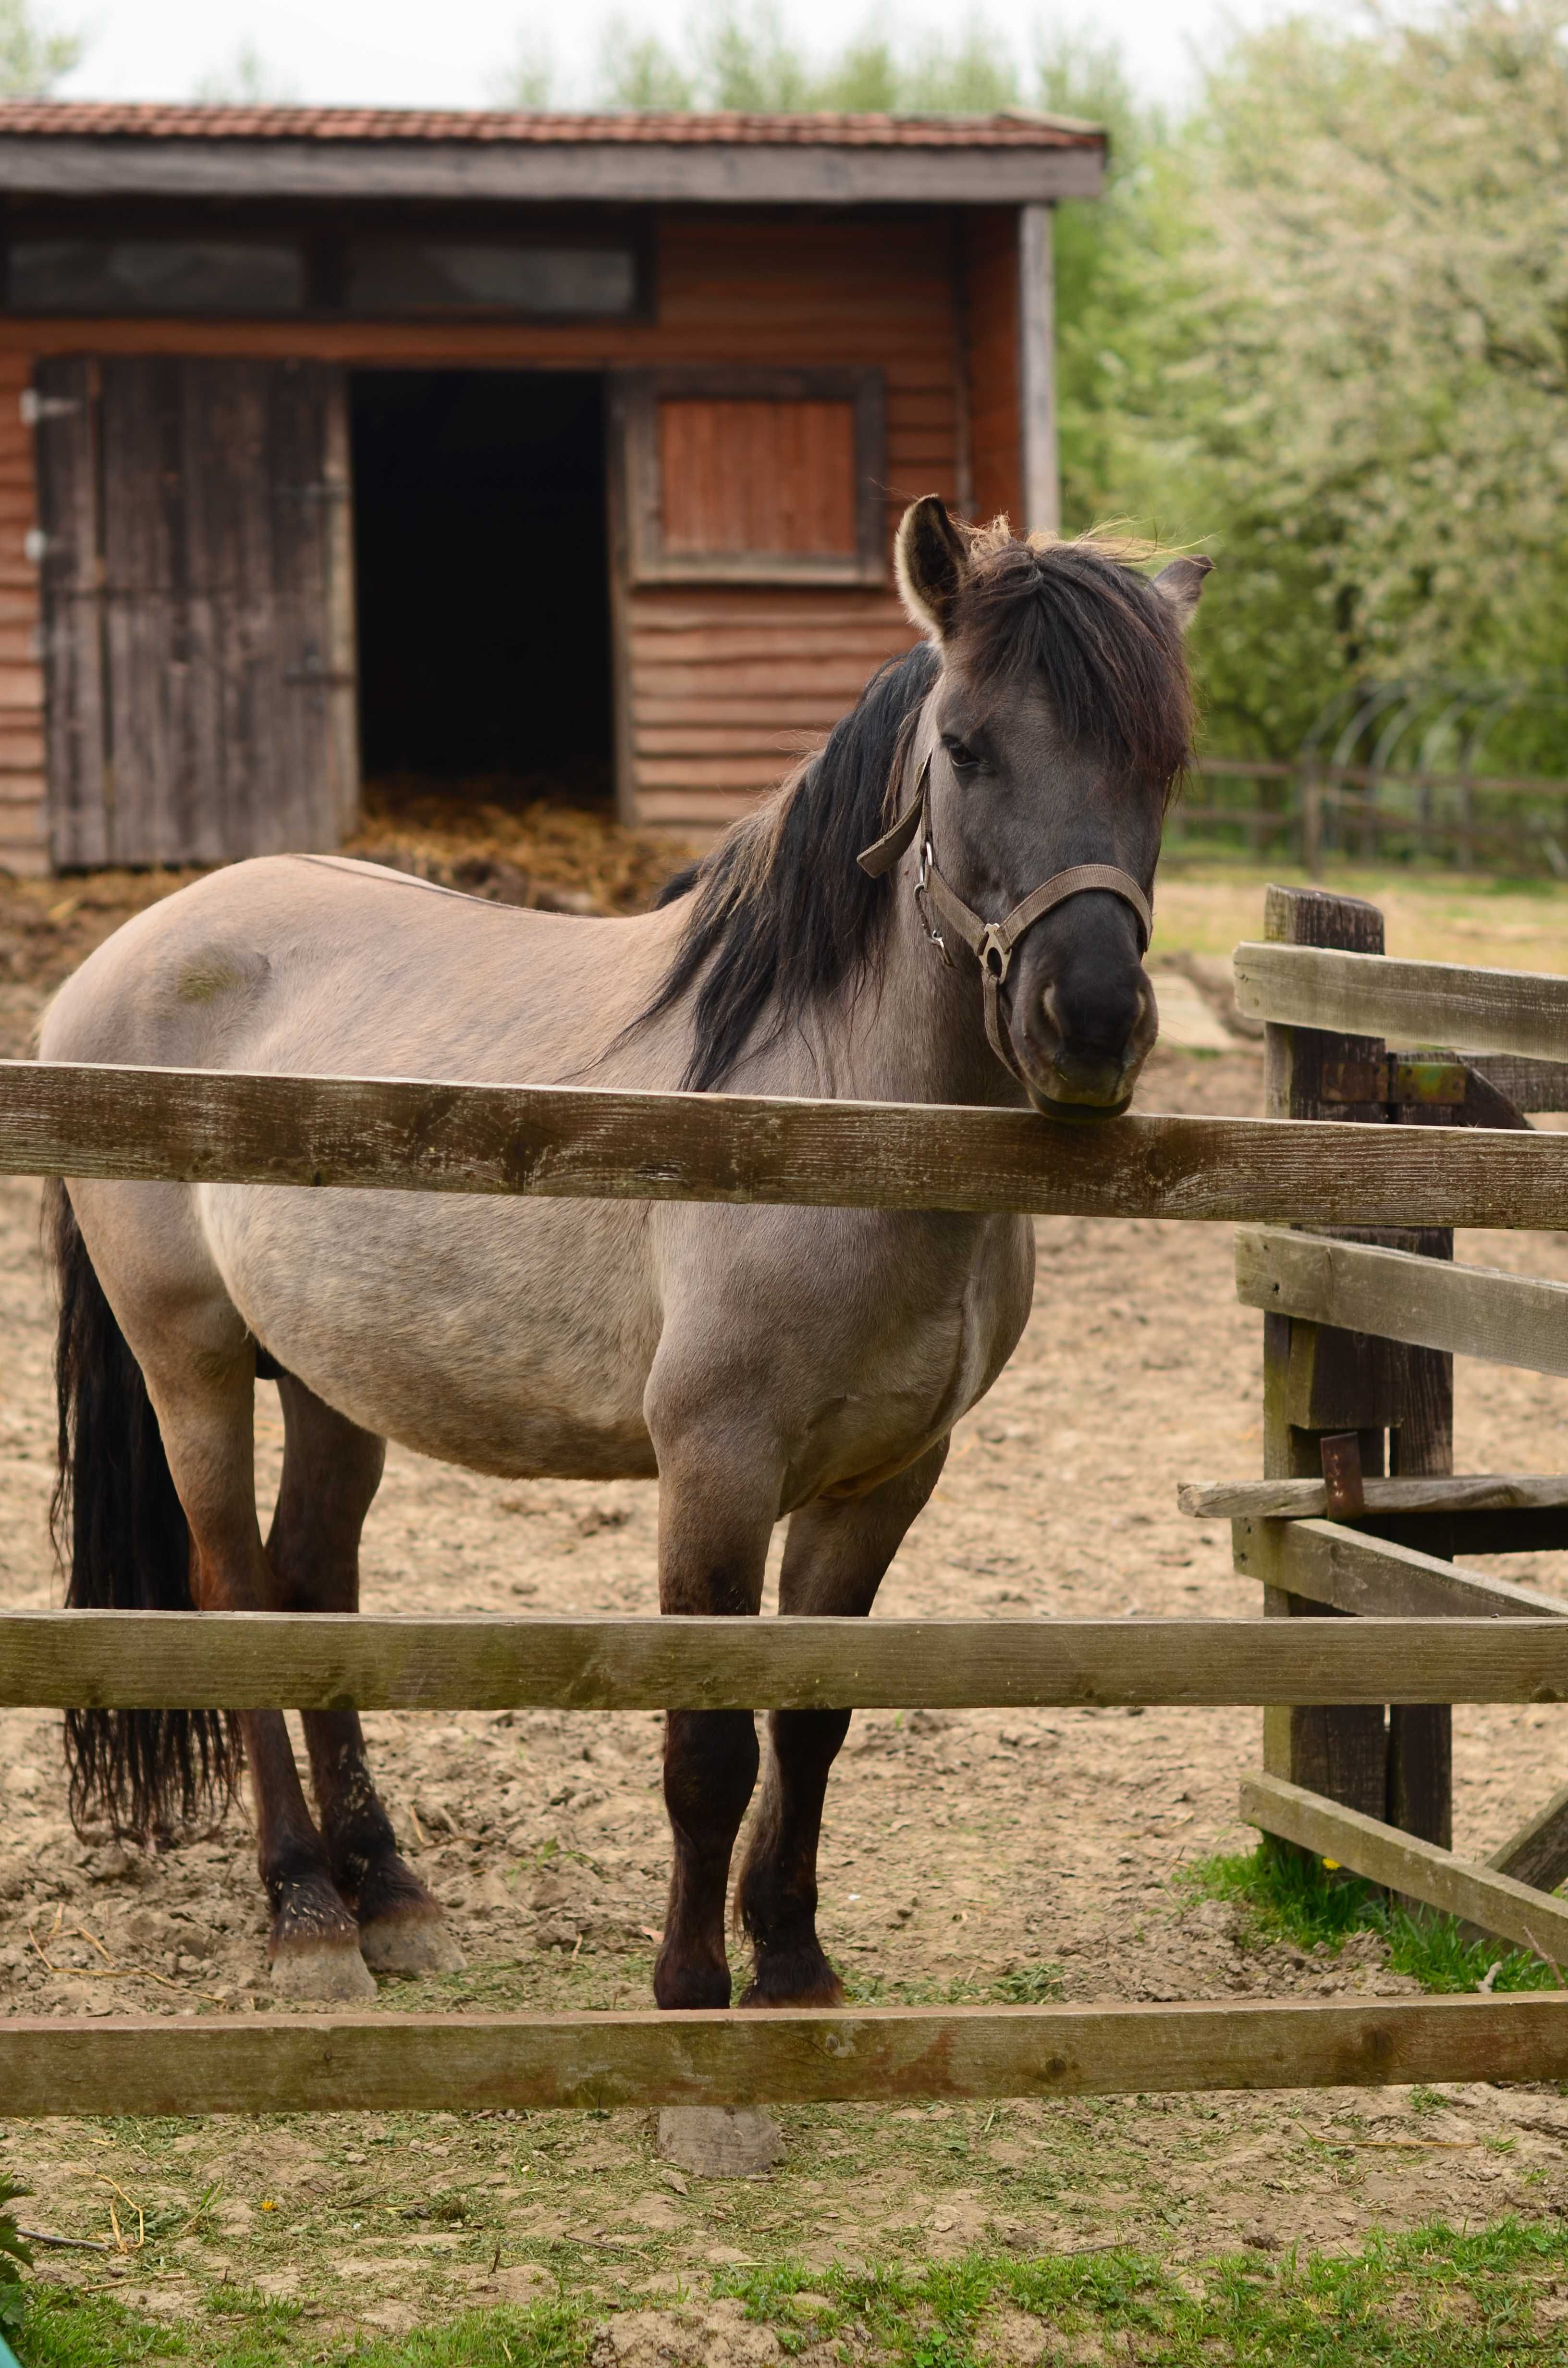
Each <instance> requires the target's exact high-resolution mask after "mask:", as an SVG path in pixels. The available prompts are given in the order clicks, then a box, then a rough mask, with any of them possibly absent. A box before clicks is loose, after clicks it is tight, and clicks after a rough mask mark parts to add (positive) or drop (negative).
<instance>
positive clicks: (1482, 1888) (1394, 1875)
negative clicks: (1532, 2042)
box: [1241, 1776, 1568, 2006]
mask: <svg viewBox="0 0 1568 2368" xmlns="http://www.w3.org/2000/svg"><path fill="white" fill-rule="evenodd" d="M1241 1815H1242V1816H1243V1818H1244V1820H1245V1821H1246V1823H1247V1824H1248V1825H1253V1826H1257V1827H1261V1828H1262V1830H1263V1831H1264V1832H1265V1833H1267V1834H1276V1835H1278V1837H1279V1839H1281V1840H1282V1841H1289V1842H1296V1843H1298V1844H1299V1845H1300V1846H1301V1848H1302V1849H1305V1850H1315V1851H1316V1852H1317V1853H1318V1855H1319V1856H1320V1857H1326V1858H1334V1859H1337V1860H1338V1861H1339V1863H1340V1864H1341V1866H1347V1867H1349V1868H1350V1870H1351V1871H1352V1873H1356V1874H1360V1875H1364V1876H1365V1877H1366V1878H1367V1880H1368V1882H1369V1883H1381V1884H1387V1885H1388V1887H1389V1889H1390V1890H1391V1891H1397V1892H1400V1893H1402V1894H1403V1896H1405V1897H1406V1898H1407V1899H1417V1900H1420V1901H1421V1902H1422V1903H1423V1905H1424V1906H1426V1907H1436V1908H1437V1909H1439V1910H1440V1911H1441V1912H1442V1913H1443V1914H1444V1915H1447V1916H1458V1917H1461V1918H1464V1920H1465V1921H1466V1922H1468V1923H1471V1924H1474V1925H1476V1926H1477V1927H1479V1929H1480V1930H1482V1931H1483V1932H1491V1933H1494V1934H1495V1935H1496V1936H1497V1938H1498V1939H1499V1940H1504V1941H1513V1942H1514V1943H1515V1944H1516V1946H1517V1947H1518V1948H1522V1949H1533V1950H1534V1951H1535V1952H1536V1954H1537V1956H1539V1957H1544V1958H1545V1959H1546V1960H1547V1962H1548V1964H1554V1965H1556V1964H1564V1963H1568V1903H1565V1902H1564V1901H1562V1900H1559V1899H1552V1898H1550V1897H1549V1896H1547V1894H1546V1893H1544V1892H1540V1891H1536V1890H1533V1889H1531V1887H1530V1886H1529V1885H1528V1884H1524V1883H1516V1882H1515V1881H1514V1880H1513V1879H1512V1878H1511V1877H1510V1876H1508V1875H1506V1874H1498V1873H1495V1871H1494V1870H1493V1869H1492V1868H1490V1867H1484V1866H1479V1865H1474V1864H1472V1863H1471V1861H1469V1860H1466V1859H1460V1858H1455V1857H1453V1856H1452V1854H1451V1853H1450V1852H1449V1851H1448V1850H1440V1849H1439V1848H1438V1847H1437V1844H1436V1843H1433V1842H1426V1841H1419V1840H1417V1839H1416V1838H1415V1836H1414V1835H1413V1834H1401V1833H1396V1832H1395V1831H1394V1829H1393V1827H1392V1826H1385V1825H1384V1824H1383V1823H1382V1822H1381V1819H1379V1818H1377V1817H1365V1816H1360V1815H1359V1814H1358V1812H1357V1811H1356V1810H1354V1809H1346V1808H1342V1807H1341V1806H1340V1804H1338V1802H1336V1801H1325V1800H1324V1799H1323V1797H1322V1796H1321V1795H1320V1794H1318V1793H1309V1792H1306V1791H1304V1790H1303V1789H1302V1787H1301V1785H1299V1784H1288V1783H1286V1782H1284V1780H1283V1779H1282V1778H1280V1777H1278V1776H1249V1777H1244V1779H1243V1782H1242V1798H1241ZM1563 2003H1564V2005H1565V2006H1568V1998H1564V2000H1563Z"/></svg>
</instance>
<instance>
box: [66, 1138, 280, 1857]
mask: <svg viewBox="0 0 1568 2368" xmlns="http://www.w3.org/2000/svg"><path fill="white" fill-rule="evenodd" d="M46 1190H47V1194H48V1198H47V1200H46V1201H45V1206H44V1224H45V1228H46V1237H47V1242H48V1247H49V1250H50V1252H51V1256H52V1259H53V1264H54V1270H55V1275H56V1278H57V1281H58V1284H59V1292H60V1333H59V1338H58V1342H57V1345H56V1349H55V1386H56V1390H57V1394H58V1397H59V1404H60V1476H59V1478H58V1479H57V1481H56V1482H55V1487H54V1500H53V1503H52V1504H51V1508H50V1526H51V1530H52V1531H53V1534H54V1544H55V1551H56V1553H57V1554H59V1556H60V1559H61V1562H62V1565H64V1566H65V1568H66V1570H67V1572H68V1574H69V1576H68V1579H67V1584H66V1589H65V1600H66V1602H67V1603H68V1604H70V1605H71V1606H73V1607H74V1608H75V1609H77V1610H81V1611H190V1610H191V1609H192V1608H193V1607H192V1604H191V1599H190V1533H189V1531H188V1530H187V1527H186V1519H185V1512H184V1508H182V1506H181V1504H180V1501H179V1498H178V1497H176V1494H175V1484H174V1482H173V1480H172V1479H171V1477H170V1475H169V1466H168V1459H167V1457H166V1456H165V1453H164V1441H163V1438H162V1435H161V1433H160V1431H159V1429H158V1418H157V1416H156V1415H155V1414H154V1413H153V1404H152V1400H151V1399H150V1398H149V1397H148V1395H147V1384H146V1383H145V1381H144V1380H143V1379H142V1368H141V1366H140V1365H139V1364H138V1363H137V1361H136V1360H135V1358H134V1357H133V1356H132V1355H131V1350H130V1349H129V1348H128V1347H127V1345H126V1340H125V1335H124V1334H123V1333H122V1332H121V1330H120V1328H119V1325H118V1324H117V1323H116V1322H115V1319H114V1311H113V1309H112V1308H111V1307H110V1306H109V1304H108V1300H107V1299H106V1298H105V1297H104V1292H103V1285H102V1284H101V1283H100V1282H99V1281H98V1278H97V1275H96V1274H95V1273H94V1271H93V1262H92V1259H91V1258H89V1257H88V1255H87V1245H86V1243H85V1241H84V1240H83V1239H82V1231H81V1227H80V1226H79V1225H78V1224H77V1223H76V1212H75V1211H74V1209H73V1208H72V1206H71V1201H70V1197H69V1195H68V1194H67V1192H66V1190H65V1187H64V1186H63V1184H60V1183H51V1184H50V1185H49V1186H48V1187H47V1188H46ZM65 1756H66V1759H67V1762H68V1764H69V1766H70V1770H71V1816H72V1820H73V1823H74V1825H75V1826H76V1827H77V1829H78V1830H80V1829H81V1827H83V1826H84V1825H85V1823H86V1821H87V1820H88V1819H89V1818H92V1817H101V1816H107V1817H108V1820H109V1823H110V1824H111V1825H112V1827H113V1828H114V1830H115V1832H116V1833H117V1834H119V1835H120V1836H122V1837H124V1838H128V1839H131V1838H133V1839H137V1840H139V1841H142V1842H151V1841H152V1840H153V1839H159V1838H161V1839H169V1838H170V1837H171V1836H172V1834H173V1833H174V1831H175V1830H176V1828H177V1827H180V1826H182V1825H189V1824H191V1823H192V1822H193V1821H194V1820H195V1819H196V1818H197V1816H199V1814H200V1813H201V1812H203V1811H206V1812H208V1813H214V1812H215V1813H217V1814H219V1815H221V1814H222V1810H223V1809H224V1808H225V1807H226V1806H227V1804H228V1801H229V1796H230V1794H231V1793H232V1792H233V1785H234V1779H235V1776H236V1775H237V1773H238V1771H239V1759H240V1755H239V1735H238V1730H237V1728H236V1726H235V1725H234V1722H233V1718H232V1717H230V1716H228V1715H227V1714H226V1713H223V1712H222V1711H212V1710H68V1711H67V1712H66V1713H65Z"/></svg>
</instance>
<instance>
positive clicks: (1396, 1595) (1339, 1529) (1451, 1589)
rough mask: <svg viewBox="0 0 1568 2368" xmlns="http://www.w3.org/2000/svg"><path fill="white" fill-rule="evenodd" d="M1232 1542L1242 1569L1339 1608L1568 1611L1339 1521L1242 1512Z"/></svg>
mask: <svg viewBox="0 0 1568 2368" xmlns="http://www.w3.org/2000/svg"><path fill="white" fill-rule="evenodd" d="M1231 1548H1232V1557H1233V1562H1234V1565H1235V1567H1236V1569H1237V1571H1238V1572H1239V1573H1240V1574H1241V1576H1242V1577H1244V1578H1256V1579H1260V1580H1261V1581H1262V1582H1263V1584H1264V1586H1266V1587H1281V1588H1288V1589H1289V1590H1290V1593H1291V1594H1293V1595H1304V1596H1308V1597H1310V1598H1311V1599H1312V1601H1313V1602H1314V1603H1329V1604H1332V1605H1333V1606H1334V1607H1335V1610H1336V1611H1348V1612H1352V1613H1356V1614H1365V1613H1374V1614H1377V1615H1379V1616H1381V1617H1388V1618H1410V1619H1422V1620H1437V1619H1441V1618H1442V1617H1443V1616H1444V1615H1445V1614H1447V1613H1451V1614H1453V1615H1454V1616H1456V1617H1458V1618H1460V1619H1474V1620H1486V1619H1492V1620H1516V1619H1540V1618H1556V1619H1563V1618H1568V1601H1564V1600H1563V1599H1562V1597H1560V1596H1554V1595H1548V1594H1546V1593H1544V1592H1543V1591H1541V1590H1539V1589H1537V1588H1532V1587H1519V1586H1517V1585H1516V1584H1515V1583H1514V1582H1513V1581H1512V1580H1510V1579H1502V1578H1487V1577H1483V1575H1482V1573H1481V1572H1480V1571H1473V1570H1460V1568H1459V1567H1458V1565H1455V1564H1454V1563H1451V1562H1445V1561H1443V1560H1442V1559H1441V1558H1440V1557H1439V1556H1438V1555H1437V1554H1422V1553H1421V1552H1420V1551H1419V1550H1418V1549H1417V1548H1416V1547H1415V1546H1406V1545H1396V1544H1395V1543H1393V1542H1392V1539H1388V1538H1369V1537H1366V1536H1364V1535H1363V1534H1362V1533H1361V1531H1358V1530H1350V1529H1346V1527H1345V1526H1344V1524H1343V1523H1341V1522H1339V1521H1317V1520H1298V1521H1278V1520H1253V1519H1251V1518H1248V1517H1243V1518H1242V1519H1239V1520H1233V1522H1232V1524H1231ZM1402 1699H1403V1696H1402ZM1453 1699H1454V1700H1455V1701H1456V1702H1457V1701H1458V1700H1459V1696H1458V1695H1457V1694H1456V1695H1455V1696H1454V1697H1453Z"/></svg>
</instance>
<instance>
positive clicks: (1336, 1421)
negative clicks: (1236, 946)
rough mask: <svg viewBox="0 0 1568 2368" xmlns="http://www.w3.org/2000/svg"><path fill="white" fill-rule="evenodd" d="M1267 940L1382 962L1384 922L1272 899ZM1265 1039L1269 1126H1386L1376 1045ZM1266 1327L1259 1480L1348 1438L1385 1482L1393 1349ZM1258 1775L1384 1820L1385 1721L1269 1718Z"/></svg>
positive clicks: (1316, 894) (1399, 1403)
mask: <svg viewBox="0 0 1568 2368" xmlns="http://www.w3.org/2000/svg"><path fill="white" fill-rule="evenodd" d="M1263 934H1264V936H1265V937H1266V938H1271V939H1284V940H1285V941H1286V942H1287V943H1288V944H1291V945H1309V946H1340V947H1344V948H1346V950H1347V951H1350V952H1352V953H1364V954H1381V952H1382V951H1383V950H1384V949H1383V916H1382V915H1381V913H1380V912H1379V911H1378V909H1377V907H1376V905H1368V904H1364V903H1363V902H1362V901H1361V899H1360V898H1359V897H1356V896H1333V895H1329V894H1325V893H1324V891H1322V890H1321V889H1315V888H1278V887H1271V888H1270V889H1269V890H1268V892H1267V898H1266V901H1265V906H1264V922H1263ZM1264 1038H1265V1072H1264V1076H1265V1101H1264V1108H1265V1113H1266V1115H1267V1117H1269V1118H1296V1119H1362V1120H1365V1121H1368V1122H1369V1123H1373V1122H1381V1121H1383V1120H1385V1119H1386V1118H1387V1115H1388V1112H1387V1108H1386V1105H1385V1103H1384V1099H1383V1060H1384V1048H1383V1044H1382V1042H1381V1038H1372V1037H1362V1036H1332V1035H1328V1034H1325V1033H1324V1031H1322V1030H1318V1029H1315V1028H1280V1027H1276V1026H1274V1025H1273V1024H1272V1023H1271V1024H1270V1025H1269V1026H1268V1027H1267V1029H1266V1030H1265V1031H1264ZM1353 1096H1354V1097H1355V1099H1352V1097H1353ZM1356 1238H1363V1236H1359V1235H1358V1236H1356ZM1373 1238H1375V1236H1374V1237H1373ZM1263 1324H1264V1342H1263V1456H1264V1476H1265V1478H1267V1479H1271V1480H1278V1479H1301V1478H1313V1477H1315V1476H1316V1475H1317V1474H1319V1473H1321V1471H1322V1469H1323V1451H1322V1446H1321V1440H1322V1437H1323V1434H1324V1432H1325V1431H1348V1430H1353V1431H1355V1432H1357V1433H1358V1437H1359V1444H1360V1450H1361V1468H1362V1470H1363V1472H1364V1473H1366V1474H1381V1472H1382V1469H1383V1434H1384V1432H1385V1431H1386V1430H1389V1429H1392V1427H1393V1426H1394V1425H1396V1424H1397V1423H1399V1422H1400V1421H1401V1420H1402V1419H1403V1415H1404V1412H1405V1406H1404V1401H1403V1397H1402V1396H1401V1395H1399V1394H1398V1392H1399V1384H1400V1383H1402V1382H1403V1379H1404V1371H1403V1366H1402V1364H1401V1361H1400V1360H1399V1357H1398V1353H1397V1351H1395V1349H1394V1348H1393V1344H1392V1342H1389V1341H1386V1340H1379V1339H1376V1338H1369V1337H1368V1336H1367V1335H1365V1334H1362V1333H1357V1332H1340V1331H1336V1330H1334V1329H1332V1328H1331V1327H1330V1326H1326V1325H1318V1324H1304V1323H1302V1322H1301V1321H1300V1320H1299V1319H1297V1318H1295V1317H1292V1316H1289V1315H1266V1316H1265V1317H1264V1319H1263ZM1264 1609H1265V1611H1266V1612H1267V1613H1269V1614H1272V1615H1275V1616H1277V1617H1278V1616H1287V1617H1288V1616H1290V1615H1291V1614H1296V1613H1301V1612H1307V1613H1312V1614H1315V1615H1319V1616H1328V1615H1329V1612H1330V1607H1329V1606H1327V1605H1324V1604H1322V1603H1313V1602H1311V1601H1309V1600H1307V1599H1306V1598H1305V1597H1302V1596H1296V1595H1290V1594H1288V1593H1286V1592H1285V1590H1284V1589H1283V1588H1266V1589H1265V1591H1264ZM1263 1764H1264V1767H1265V1769H1266V1770H1267V1772H1268V1774H1270V1775H1271V1776H1282V1777H1284V1778H1286V1780H1287V1781H1288V1782H1290V1783H1292V1784H1301V1785H1304V1786H1305V1787H1306V1788H1307V1790H1308V1791H1309V1792H1313V1793H1326V1794H1327V1795H1328V1797H1329V1798H1330V1799H1331V1800H1335V1801H1340V1802H1343V1803H1344V1804H1345V1805H1346V1808H1351V1809H1359V1810H1360V1811H1361V1813H1362V1814H1363V1816H1371V1817H1382V1816H1386V1815H1387V1810H1388V1773H1389V1769H1388V1729H1387V1722H1386V1720H1385V1717H1384V1713H1383V1712H1382V1711H1381V1710H1378V1709H1369V1708H1359V1707H1355V1708H1352V1707H1340V1708H1334V1707H1331V1706H1326V1705H1325V1706H1321V1707H1312V1708H1301V1709H1294V1710H1284V1709H1270V1710H1266V1711H1265V1712H1264V1714H1263Z"/></svg>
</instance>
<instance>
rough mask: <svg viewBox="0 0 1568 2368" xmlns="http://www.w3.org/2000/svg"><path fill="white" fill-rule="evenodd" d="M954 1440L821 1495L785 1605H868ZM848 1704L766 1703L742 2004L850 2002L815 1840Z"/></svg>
mask: <svg viewBox="0 0 1568 2368" xmlns="http://www.w3.org/2000/svg"><path fill="white" fill-rule="evenodd" d="M947 1453H948V1442H947V1440H945V1439H944V1440H940V1441H938V1443H937V1446H935V1447H933V1448H931V1449H930V1450H928V1452H926V1454H925V1455H923V1456H922V1457H921V1458H920V1461H919V1462H918V1463H912V1464H911V1465H910V1466H909V1468H908V1470H907V1471H904V1472H901V1473H899V1474H897V1475H896V1476H895V1477H894V1478H893V1479H892V1480H889V1481H885V1482H884V1483H883V1485H882V1486H881V1487H880V1488H875V1489H872V1490H871V1491H869V1494H868V1495H866V1496H864V1497H850V1498H837V1499H830V1498H818V1500H817V1501H816V1503H814V1504H812V1505H807V1506H804V1507H802V1508H801V1511H800V1512H798V1513H797V1514H795V1516H794V1518H793V1519H792V1520H791V1521H790V1534H789V1538H788V1541H787V1543H786V1545H785V1549H784V1566H783V1569H782V1571H781V1573H780V1575H779V1582H778V1609H779V1611H788V1612H798V1613H806V1614H815V1615H817V1616H818V1617H819V1618H826V1617H832V1616H838V1617H841V1618H842V1617H845V1616H846V1615H851V1616H852V1615H854V1614H857V1613H858V1614H861V1615H864V1614H865V1613H867V1612H869V1611H870V1609H871V1605H872V1603H873V1602H874V1600H875V1599H876V1593H877V1589H878V1588H879V1587H880V1586H881V1581H882V1577H883V1575H884V1573H885V1572H886V1570H887V1567H888V1565H889V1564H890V1563H891V1562H892V1558H893V1556H894V1554H896V1553H897V1552H898V1549H899V1545H900V1543H901V1542H902V1540H903V1534H904V1531H906V1530H907V1529H908V1527H909V1525H910V1523H911V1522H912V1521H913V1520H914V1519H915V1515H916V1514H917V1513H918V1512H919V1511H920V1509H921V1508H922V1506H923V1505H924V1504H925V1503H926V1498H927V1497H929V1496H930V1494H931V1491H932V1489H933V1488H934V1487H935V1486H936V1485H937V1479H938V1477H939V1476H940V1474H941V1470H942V1465H943V1463H945V1462H946V1460H947ZM849 1719H850V1713H849V1712H848V1711H846V1710H783V1711H773V1712H770V1713H769V1715H768V1721H767V1736H768V1753H767V1773H766V1775H765V1777H764V1780H763V1792H762V1800H761V1803H760V1804H759V1805H758V1809H757V1814H756V1819H755V1821H754V1823H753V1826H752V1831H751V1836H750V1839H749V1843H748V1846H747V1850H746V1857H745V1863H744V1867H743V1868H742V1871H741V1878H740V1882H739V1884H738V1885H737V1887H736V1893H735V1918H736V1921H737V1922H738V1923H740V1924H741V1925H743V1926H744V1929H745V1931H746V1933H747V1935H748V1937H749V1938H750V1940H751V1942H752V1945H753V1948H754V1950H755V1951H756V1971H755V1972H754V1974H753V1976H752V1979H751V1982H750V1985H749V1986H748V1987H747V1989H746V1991H745V1993H744V1997H743V1998H742V1999H741V2004H742V2005H743V2006H841V2005H842V2004H843V2002H844V1986H843V1984H842V1983H841V1982H840V1980H839V1978H838V1975H836V1974H835V1971H834V1969H833V1967H832V1965H831V1964H829V1963H828V1960H827V1957H826V1955H825V1953H824V1950H823V1946H822V1943H821V1941H819V1940H818V1938H817V1925H816V1918H817V1845H818V1842H819V1839H820V1838H821V1834H822V1813H823V1802H824V1797H825V1795H826V1792H827V1780H828V1776H829V1773H830V1771H831V1770H832V1767H833V1763H834V1761H835V1759H836V1758H837V1756H838V1752H839V1749H840V1747H841V1746H842V1744H843V1742H844V1738H845V1736H846V1735H847V1734H848V1732H849Z"/></svg>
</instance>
